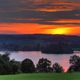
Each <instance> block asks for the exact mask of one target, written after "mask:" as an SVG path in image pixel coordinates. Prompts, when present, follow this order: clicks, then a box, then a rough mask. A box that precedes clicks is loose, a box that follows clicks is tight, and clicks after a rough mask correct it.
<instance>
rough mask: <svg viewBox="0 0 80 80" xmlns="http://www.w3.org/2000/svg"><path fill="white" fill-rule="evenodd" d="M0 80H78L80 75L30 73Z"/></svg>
mask: <svg viewBox="0 0 80 80" xmlns="http://www.w3.org/2000/svg"><path fill="white" fill-rule="evenodd" d="M0 80H80V73H32V74H16V75H0Z"/></svg>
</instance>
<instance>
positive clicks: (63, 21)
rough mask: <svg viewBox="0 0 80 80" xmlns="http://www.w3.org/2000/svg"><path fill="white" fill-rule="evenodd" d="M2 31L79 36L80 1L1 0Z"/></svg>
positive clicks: (8, 32) (0, 25)
mask: <svg viewBox="0 0 80 80" xmlns="http://www.w3.org/2000/svg"><path fill="white" fill-rule="evenodd" d="M0 34H66V35H80V0H0Z"/></svg>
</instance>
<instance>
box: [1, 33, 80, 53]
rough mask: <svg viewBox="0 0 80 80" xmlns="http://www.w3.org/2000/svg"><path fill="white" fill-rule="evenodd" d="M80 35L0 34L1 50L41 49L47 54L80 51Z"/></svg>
mask: <svg viewBox="0 0 80 80" xmlns="http://www.w3.org/2000/svg"><path fill="white" fill-rule="evenodd" d="M79 42H80V36H69V35H50V34H26V35H24V34H23V35H21V34H20V35H19V34H16V35H10V34H7V35H6V34H4V35H3V34H2V35H1V34H0V51H41V52H43V53H45V54H71V53H73V51H77V50H79V51H80V43H79Z"/></svg>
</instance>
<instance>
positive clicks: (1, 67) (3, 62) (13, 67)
mask: <svg viewBox="0 0 80 80" xmlns="http://www.w3.org/2000/svg"><path fill="white" fill-rule="evenodd" d="M69 62H70V67H69V69H68V70H67V72H80V57H79V56H76V55H73V56H71V57H70V60H69ZM51 64H52V63H51V61H49V60H48V59H46V58H41V59H39V61H38V63H37V64H36V66H35V65H34V63H33V61H32V60H31V59H24V60H23V61H22V62H18V61H15V60H14V59H13V60H10V58H9V53H8V52H6V53H5V54H3V55H1V54H0V74H16V73H33V72H55V73H61V72H64V69H63V67H62V66H61V65H60V64H58V63H54V64H53V65H52V67H51Z"/></svg>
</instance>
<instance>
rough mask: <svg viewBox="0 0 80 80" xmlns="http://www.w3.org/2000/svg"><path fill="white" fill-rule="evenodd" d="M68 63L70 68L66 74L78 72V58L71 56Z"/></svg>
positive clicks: (79, 59) (79, 67)
mask: <svg viewBox="0 0 80 80" xmlns="http://www.w3.org/2000/svg"><path fill="white" fill-rule="evenodd" d="M69 63H70V64H71V66H70V67H69V69H68V72H80V57H79V56H77V55H73V56H71V57H70V60H69Z"/></svg>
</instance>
